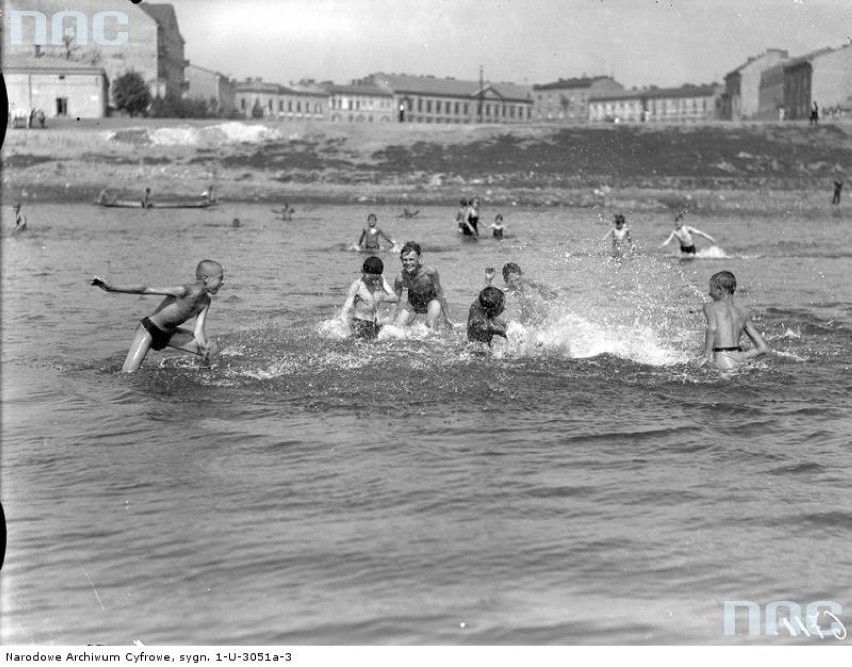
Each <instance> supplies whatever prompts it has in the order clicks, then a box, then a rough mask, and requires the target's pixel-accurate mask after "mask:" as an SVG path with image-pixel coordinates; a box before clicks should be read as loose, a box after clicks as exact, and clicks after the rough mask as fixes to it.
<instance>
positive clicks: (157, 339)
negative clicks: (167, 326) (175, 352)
mask: <svg viewBox="0 0 852 667" xmlns="http://www.w3.org/2000/svg"><path fill="white" fill-rule="evenodd" d="M142 326H143V327H145V331H147V332H148V333H149V334H150V335H151V349H152V350H162V349H163V348H164V347H166V345H168V344H169V341H170V340H171V338H172V334H173V333H174V331H163V330H162V329H161V328H160V327H158V326H157V325H156V324H154V323H153V322H152V321H151V320H149V319H148V318H147V317H143V318H142Z"/></svg>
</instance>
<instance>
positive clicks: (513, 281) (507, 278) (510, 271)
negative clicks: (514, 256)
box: [503, 262, 523, 288]
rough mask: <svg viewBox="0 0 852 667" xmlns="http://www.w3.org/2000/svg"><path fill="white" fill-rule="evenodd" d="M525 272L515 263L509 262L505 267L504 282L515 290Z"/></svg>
mask: <svg viewBox="0 0 852 667" xmlns="http://www.w3.org/2000/svg"><path fill="white" fill-rule="evenodd" d="M522 275H523V271H521V267H520V266H518V265H517V264H515V262H507V263H506V264H504V265H503V282H504V283H506V284H507V285H508V286H509V287H512V288H515V287H518V286H519V285H520V282H521V276H522Z"/></svg>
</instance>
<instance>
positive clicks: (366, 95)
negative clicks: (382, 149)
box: [326, 84, 395, 123]
mask: <svg viewBox="0 0 852 667" xmlns="http://www.w3.org/2000/svg"><path fill="white" fill-rule="evenodd" d="M326 89H327V91H328V117H329V119H330V120H331V121H332V122H335V123H340V122H348V123H373V122H390V121H392V120H394V116H395V109H394V99H393V93H392V92H390V91H389V90H387V89H386V88H381V87H379V86H372V85H366V84H353V85H349V86H338V85H335V84H330V85H328V86H326Z"/></svg>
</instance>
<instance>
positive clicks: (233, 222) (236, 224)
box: [231, 218, 240, 227]
mask: <svg viewBox="0 0 852 667" xmlns="http://www.w3.org/2000/svg"><path fill="white" fill-rule="evenodd" d="M239 226H240V219H239V218H234V219H233V220H231V227H239Z"/></svg>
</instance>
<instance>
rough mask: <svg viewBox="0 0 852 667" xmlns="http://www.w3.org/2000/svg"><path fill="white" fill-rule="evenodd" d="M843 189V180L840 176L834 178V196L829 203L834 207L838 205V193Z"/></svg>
mask: <svg viewBox="0 0 852 667" xmlns="http://www.w3.org/2000/svg"><path fill="white" fill-rule="evenodd" d="M842 189H843V179H842V178H840V176H835V177H834V196H833V197H832V198H831V203H832V204H834V205H835V206H836V205H837V204H839V203H840V191H841V190H842Z"/></svg>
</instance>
